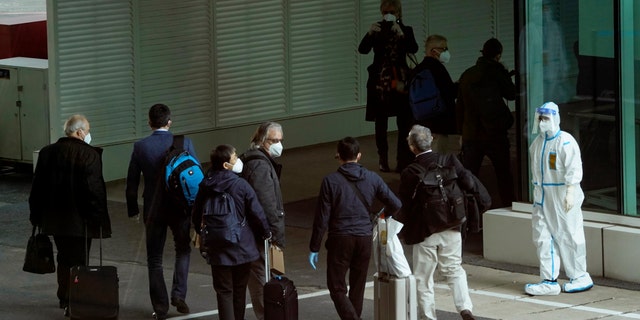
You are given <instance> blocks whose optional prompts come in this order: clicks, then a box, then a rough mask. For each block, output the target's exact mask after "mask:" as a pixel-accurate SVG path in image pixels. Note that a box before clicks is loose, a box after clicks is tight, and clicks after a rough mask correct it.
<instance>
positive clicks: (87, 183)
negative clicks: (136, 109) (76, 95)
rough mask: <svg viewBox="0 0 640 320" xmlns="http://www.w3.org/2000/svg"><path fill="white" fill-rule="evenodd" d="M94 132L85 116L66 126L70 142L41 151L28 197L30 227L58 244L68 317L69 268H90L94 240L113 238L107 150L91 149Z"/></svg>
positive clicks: (62, 298) (60, 284) (62, 303)
mask: <svg viewBox="0 0 640 320" xmlns="http://www.w3.org/2000/svg"><path fill="white" fill-rule="evenodd" d="M89 130H90V126H89V121H87V119H86V118H85V117H84V116H81V115H73V116H71V117H70V118H69V119H68V120H67V121H66V123H65V124H64V133H65V135H66V137H62V138H60V139H59V140H58V141H57V142H56V143H54V144H51V145H48V146H46V147H44V148H42V150H40V154H39V157H38V163H37V165H36V172H35V174H34V176H33V183H32V185H31V194H30V195H29V208H30V210H31V214H30V216H29V219H30V220H31V224H32V225H34V226H38V227H40V228H41V229H42V232H43V233H44V234H47V235H53V240H54V241H55V243H56V248H57V250H58V256H57V259H56V260H57V261H58V270H57V271H58V274H57V275H58V293H57V294H58V299H59V302H60V308H64V309H65V315H67V316H68V308H67V307H68V306H69V269H71V267H73V266H85V265H86V264H87V253H88V252H89V250H90V249H91V239H92V238H98V237H100V236H102V237H103V238H109V237H111V220H110V219H109V213H108V211H107V191H106V188H105V183H104V179H103V177H102V149H100V148H95V147H92V146H90V145H89V143H90V142H91V134H90V133H89Z"/></svg>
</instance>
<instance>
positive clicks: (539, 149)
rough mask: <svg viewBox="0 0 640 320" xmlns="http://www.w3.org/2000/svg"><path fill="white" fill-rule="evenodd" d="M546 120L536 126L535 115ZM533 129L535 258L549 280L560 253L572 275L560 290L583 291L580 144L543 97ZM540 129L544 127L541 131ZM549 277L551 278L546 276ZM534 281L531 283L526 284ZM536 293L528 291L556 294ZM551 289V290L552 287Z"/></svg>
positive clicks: (556, 271)
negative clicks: (566, 130) (536, 134)
mask: <svg viewBox="0 0 640 320" xmlns="http://www.w3.org/2000/svg"><path fill="white" fill-rule="evenodd" d="M540 115H543V116H547V117H549V118H550V120H549V121H543V122H545V123H543V124H542V125H539V123H540V121H539V120H538V119H539V116H540ZM535 124H536V125H535V126H534V130H533V133H536V131H537V129H538V128H540V130H541V132H540V134H539V135H538V136H537V137H536V139H535V140H534V141H533V143H531V146H530V147H529V158H530V163H531V175H532V180H531V182H532V183H533V186H534V192H533V214H532V227H533V242H534V245H535V246H536V248H537V253H538V258H539V260H540V277H541V278H542V280H543V282H541V284H542V283H547V284H548V283H553V282H555V281H556V280H557V279H558V275H559V272H560V258H562V263H563V266H564V270H565V272H566V274H567V276H568V277H569V278H570V279H571V282H570V283H567V284H566V285H565V287H564V289H565V292H579V291H584V290H587V289H589V288H591V287H592V286H593V282H592V280H591V277H590V276H589V274H588V273H587V262H586V247H585V237H584V229H583V222H582V210H581V208H580V207H581V205H582V201H583V200H584V193H583V192H582V189H581V188H580V181H581V180H582V160H581V158H580V148H579V146H578V143H577V142H576V140H575V139H574V138H573V136H571V134H569V133H567V132H564V131H561V130H560V114H559V110H558V106H557V105H556V104H555V103H553V102H547V103H545V104H544V105H542V106H541V107H540V108H538V109H537V110H536V119H535ZM543 130H544V131H543ZM545 280H551V281H545ZM527 286H535V285H527ZM554 290H557V292H553V293H551V292H546V291H547V289H544V290H541V291H540V292H537V291H536V289H535V288H530V289H528V288H527V287H525V291H527V293H529V294H534V295H536V294H540V295H543V294H558V293H559V291H560V287H559V285H558V284H557V282H556V283H555V289H554ZM554 290H551V291H554Z"/></svg>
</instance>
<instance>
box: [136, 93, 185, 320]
mask: <svg viewBox="0 0 640 320" xmlns="http://www.w3.org/2000/svg"><path fill="white" fill-rule="evenodd" d="M149 126H150V127H151V129H152V130H153V133H152V134H151V135H150V136H148V137H146V138H144V139H142V140H140V141H138V142H136V143H135V144H134V145H133V153H132V154H131V160H130V162H129V171H128V174H127V191H126V195H127V208H128V214H129V217H130V218H133V219H136V220H137V219H138V217H139V209H138V185H139V184H140V173H142V175H143V176H144V191H143V194H142V196H143V198H144V204H143V220H144V222H145V230H146V239H147V268H148V270H149V294H150V296H151V304H152V306H153V311H154V313H153V317H154V318H155V319H166V318H167V312H168V311H169V298H168V295H167V288H166V285H165V282H164V275H163V272H162V252H163V250H164V244H165V240H166V238H167V227H169V228H170V229H171V232H172V233H173V240H174V242H175V251H176V260H175V266H174V274H173V285H172V288H171V304H172V305H174V306H176V308H177V310H178V312H180V313H189V307H188V306H187V304H186V302H185V298H186V296H187V276H188V274H189V258H190V255H191V245H190V236H189V230H190V226H191V225H190V215H189V214H188V213H187V212H184V210H183V209H180V208H175V207H172V205H171V203H170V202H169V200H168V199H169V196H168V195H167V194H165V193H166V191H165V188H164V187H163V186H162V183H163V182H164V177H163V174H164V169H163V167H162V166H163V161H164V157H165V154H166V151H167V150H168V149H169V147H170V146H171V145H172V144H173V134H171V133H170V132H169V127H171V111H170V110H169V107H167V106H166V105H164V104H155V105H153V106H152V107H151V109H149ZM184 150H187V151H188V152H189V153H190V154H191V155H193V156H195V151H194V149H193V144H192V143H191V140H190V139H188V138H186V137H185V139H184Z"/></svg>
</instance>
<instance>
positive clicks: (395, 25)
mask: <svg viewBox="0 0 640 320" xmlns="http://www.w3.org/2000/svg"><path fill="white" fill-rule="evenodd" d="M391 31H393V32H395V33H396V34H397V35H399V36H401V37H402V36H404V32H402V28H400V24H399V23H398V22H396V21H394V22H393V25H392V26H391Z"/></svg>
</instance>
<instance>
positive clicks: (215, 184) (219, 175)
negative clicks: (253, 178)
mask: <svg viewBox="0 0 640 320" xmlns="http://www.w3.org/2000/svg"><path fill="white" fill-rule="evenodd" d="M237 179H240V177H239V176H238V175H237V174H236V173H235V172H233V171H231V170H215V171H209V172H207V175H206V176H205V177H204V179H203V180H202V184H201V186H204V187H205V188H207V189H210V190H212V191H216V192H224V191H226V190H227V189H228V188H229V187H230V186H231V185H232V184H233V183H234V182H235V181H236V180H237Z"/></svg>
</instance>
